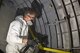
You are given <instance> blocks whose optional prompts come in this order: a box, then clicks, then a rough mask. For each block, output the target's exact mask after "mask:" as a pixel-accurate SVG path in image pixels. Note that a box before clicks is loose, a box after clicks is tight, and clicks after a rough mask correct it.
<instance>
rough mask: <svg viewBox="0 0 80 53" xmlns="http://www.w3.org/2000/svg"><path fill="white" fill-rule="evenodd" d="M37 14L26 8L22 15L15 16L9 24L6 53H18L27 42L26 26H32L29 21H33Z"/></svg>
mask: <svg viewBox="0 0 80 53" xmlns="http://www.w3.org/2000/svg"><path fill="white" fill-rule="evenodd" d="M36 15H37V13H36V11H35V10H34V9H32V8H28V9H26V10H25V11H24V13H23V15H20V16H17V17H16V18H15V20H14V21H12V22H11V23H10V27H9V31H8V34H7V39H6V40H7V42H8V44H7V46H6V53H19V51H20V49H22V48H23V47H24V46H25V45H27V42H28V25H32V22H31V20H34V18H35V17H36Z"/></svg>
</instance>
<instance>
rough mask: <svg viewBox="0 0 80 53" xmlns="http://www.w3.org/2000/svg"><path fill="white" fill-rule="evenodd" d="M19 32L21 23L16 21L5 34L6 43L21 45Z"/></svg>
mask: <svg viewBox="0 0 80 53" xmlns="http://www.w3.org/2000/svg"><path fill="white" fill-rule="evenodd" d="M20 31H21V23H20V22H18V21H13V22H12V23H11V24H10V27H9V31H8V34H7V42H8V43H9V42H10V43H11V42H12V43H22V39H21V38H20V37H19V36H20Z"/></svg>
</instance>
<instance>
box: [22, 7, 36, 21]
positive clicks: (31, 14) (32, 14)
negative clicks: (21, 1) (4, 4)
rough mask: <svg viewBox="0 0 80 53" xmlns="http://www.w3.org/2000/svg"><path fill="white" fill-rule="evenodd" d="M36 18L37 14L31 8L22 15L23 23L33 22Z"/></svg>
mask: <svg viewBox="0 0 80 53" xmlns="http://www.w3.org/2000/svg"><path fill="white" fill-rule="evenodd" d="M36 16H37V12H36V10H34V9H33V8H28V9H26V10H25V11H24V13H23V19H24V20H25V21H30V20H34V19H35V17H36Z"/></svg>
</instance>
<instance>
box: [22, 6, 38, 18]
mask: <svg viewBox="0 0 80 53" xmlns="http://www.w3.org/2000/svg"><path fill="white" fill-rule="evenodd" d="M28 13H29V14H32V15H33V14H34V15H35V16H36V17H37V16H38V13H37V11H36V10H35V9H33V8H30V7H28V8H25V9H24V12H23V16H25V15H27V14H28Z"/></svg>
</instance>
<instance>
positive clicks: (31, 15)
mask: <svg viewBox="0 0 80 53" xmlns="http://www.w3.org/2000/svg"><path fill="white" fill-rule="evenodd" d="M34 17H35V15H34V14H27V15H25V16H24V20H25V21H31V20H34Z"/></svg>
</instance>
